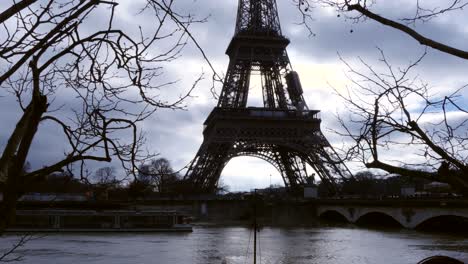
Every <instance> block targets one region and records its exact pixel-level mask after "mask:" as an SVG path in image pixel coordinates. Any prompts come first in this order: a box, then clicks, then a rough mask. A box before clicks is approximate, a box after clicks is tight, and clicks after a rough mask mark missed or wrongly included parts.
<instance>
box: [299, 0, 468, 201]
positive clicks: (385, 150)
mask: <svg viewBox="0 0 468 264" xmlns="http://www.w3.org/2000/svg"><path fill="white" fill-rule="evenodd" d="M293 1H294V3H295V4H296V5H297V7H298V10H299V11H300V12H301V14H302V18H303V23H304V24H305V25H306V26H307V28H308V29H309V30H310V31H311V27H310V23H311V22H312V20H311V18H313V10H314V8H316V7H318V6H328V7H332V8H334V9H335V10H336V11H337V12H338V16H341V15H343V16H344V17H345V18H346V19H347V20H350V21H351V22H353V23H360V22H364V21H366V20H371V21H373V22H377V23H380V24H381V25H383V26H388V27H391V28H393V29H395V30H398V31H400V32H402V33H403V34H406V35H408V36H410V37H411V38H413V39H414V40H416V41H417V42H418V43H419V44H421V45H423V46H425V48H426V49H427V48H433V49H435V50H438V51H440V52H443V53H445V54H446V55H448V56H455V57H458V58H462V59H468V52H467V51H465V50H462V49H459V48H456V47H454V46H450V45H447V44H444V43H442V41H439V40H436V39H431V38H428V37H426V36H424V34H422V33H420V32H418V30H417V25H418V24H419V23H426V22H429V21H430V20H431V19H433V18H436V17H438V16H441V15H447V14H449V13H450V14H454V12H456V11H458V12H459V13H462V12H463V10H464V8H465V7H466V6H467V5H468V2H467V1H465V0H451V1H443V3H440V4H439V6H434V2H429V1H424V0H414V1H410V2H408V3H405V7H408V6H411V2H412V3H413V10H414V13H413V15H412V16H409V17H400V18H387V17H385V15H382V14H378V11H375V10H378V6H379V3H381V2H383V1H376V0H372V1H371V0H293ZM311 33H312V31H311ZM380 52H381V63H382V65H375V64H374V65H370V64H368V63H366V62H365V61H364V60H362V59H360V60H361V63H362V66H364V68H365V69H367V71H360V70H356V69H355V68H353V67H352V66H351V65H349V64H348V63H347V62H345V61H344V60H343V62H344V63H345V64H346V65H347V66H348V69H349V72H350V76H349V77H350V79H351V81H352V83H353V85H354V86H353V87H352V88H350V89H348V93H342V94H340V96H341V97H342V98H343V99H344V100H345V102H346V103H347V107H348V109H349V112H348V114H349V115H347V116H341V117H340V122H341V125H342V127H343V128H344V132H339V133H340V134H341V135H343V136H346V137H349V138H350V139H352V141H353V142H354V144H353V145H352V146H351V147H350V148H349V149H347V151H346V154H347V156H346V158H347V159H353V160H355V159H358V160H360V161H362V162H363V163H364V164H365V166H366V167H368V168H377V169H382V170H385V171H387V172H389V173H396V174H400V175H404V176H411V177H421V178H426V179H430V180H433V181H440V182H446V183H449V184H450V185H451V186H452V187H454V188H455V189H457V190H459V191H460V192H462V193H464V194H465V195H468V133H467V131H468V127H467V126H468V109H467V108H466V104H464V103H463V101H462V100H463V97H461V96H462V94H463V91H464V90H466V89H467V88H466V87H467V86H463V87H461V88H459V89H458V90H456V91H455V92H453V91H452V92H448V93H446V94H436V93H435V91H434V90H431V89H430V88H429V87H430V86H429V84H428V83H427V82H425V81H423V80H420V79H418V78H417V76H416V74H413V72H414V71H415V67H416V66H417V65H418V64H419V63H420V61H421V60H422V59H423V58H424V56H425V55H426V52H424V54H423V55H422V56H421V57H420V58H418V59H416V60H415V62H411V63H409V66H407V67H405V68H402V69H401V68H397V67H393V66H392V65H391V64H390V63H389V61H388V60H387V58H386V57H385V55H384V52H383V51H382V50H380ZM380 66H383V67H384V69H385V70H383V71H378V70H376V69H377V68H379V67H380ZM415 102H416V104H417V106H418V107H416V108H415V105H416V104H415ZM392 151H393V154H395V153H397V152H398V151H399V153H402V151H406V152H407V153H412V154H414V155H413V157H412V158H410V159H408V157H407V156H406V157H401V158H399V159H398V156H395V155H391V154H390V153H392ZM395 157H396V158H395Z"/></svg>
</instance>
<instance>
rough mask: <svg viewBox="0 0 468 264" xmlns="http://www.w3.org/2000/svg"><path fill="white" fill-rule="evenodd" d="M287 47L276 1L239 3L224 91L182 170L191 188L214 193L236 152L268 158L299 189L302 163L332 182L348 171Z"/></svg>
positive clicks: (304, 168)
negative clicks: (253, 99) (256, 93)
mask: <svg viewBox="0 0 468 264" xmlns="http://www.w3.org/2000/svg"><path fill="white" fill-rule="evenodd" d="M288 44H289V40H288V39H287V38H285V37H284V36H283V35H282V33H281V28H280V22H279V17H278V11H277V6H276V0H239V9H238V15H237V24H236V31H235V35H234V37H233V39H232V40H231V43H230V44H229V47H228V49H227V51H226V54H227V55H228V56H229V58H230V63H229V67H228V70H227V74H226V77H225V80H224V85H223V89H222V92H221V95H220V98H219V101H218V105H217V107H215V108H214V110H213V111H212V112H211V114H210V115H209V116H208V118H207V120H206V121H205V123H204V125H205V129H204V131H203V136H204V141H203V143H202V145H201V147H200V149H199V151H198V153H197V155H196V157H195V159H194V160H193V161H192V163H191V165H190V166H189V169H188V171H187V174H186V175H185V180H186V181H188V182H189V186H190V187H191V188H192V190H191V191H193V192H198V193H207V192H214V191H215V190H216V187H217V183H218V180H219V177H220V174H221V171H222V170H223V168H224V166H225V165H226V164H227V162H228V161H229V160H230V159H232V158H233V157H237V156H253V157H258V158H261V159H263V160H265V161H267V162H269V163H271V164H272V165H273V166H275V167H276V168H277V169H278V171H279V172H280V173H281V175H282V177H283V180H284V183H285V185H286V187H288V188H290V189H291V190H299V189H300V187H301V186H302V185H304V184H306V183H307V181H308V177H310V176H311V175H312V174H308V172H307V166H306V164H308V165H310V167H311V168H312V169H313V170H314V171H315V173H316V174H317V175H318V176H319V177H320V178H321V179H322V180H323V181H325V182H328V183H332V184H331V186H335V185H334V184H333V183H334V182H335V179H336V178H337V177H341V178H348V177H350V176H351V173H350V172H349V170H348V169H347V168H346V167H345V166H344V164H342V163H341V162H339V159H338V157H337V155H336V152H335V151H334V150H333V148H332V147H331V146H330V144H329V143H328V141H327V140H326V138H325V137H324V136H323V134H322V132H321V130H320V123H321V119H320V117H319V111H318V110H309V109H308V107H307V104H306V103H305V101H304V98H303V96H302V93H303V92H302V87H301V84H300V81H299V77H298V75H297V73H296V72H294V71H293V70H292V68H291V64H290V62H289V58H288V54H287V52H286V47H287V46H288ZM253 72H256V73H260V76H261V83H262V85H261V86H262V94H263V107H261V108H258V107H255V108H254V107H247V99H248V95H249V85H250V76H251V74H252V73H253Z"/></svg>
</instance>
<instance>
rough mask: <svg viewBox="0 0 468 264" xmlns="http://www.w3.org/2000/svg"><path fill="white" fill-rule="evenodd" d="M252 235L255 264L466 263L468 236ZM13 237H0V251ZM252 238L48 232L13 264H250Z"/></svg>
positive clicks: (315, 231)
mask: <svg viewBox="0 0 468 264" xmlns="http://www.w3.org/2000/svg"><path fill="white" fill-rule="evenodd" d="M258 235H259V242H260V243H259V246H258V255H257V256H258V257H257V259H258V261H257V263H265V264H266V263H272V264H302V263H304V264H305V263H308V264H309V263H315V264H353V263H355V264H358V263H359V264H366V263H372V264H374V263H375V264H379V263H384V264H397V263H398V264H405V263H407V264H415V263H417V262H418V261H420V260H421V259H423V258H425V257H428V256H433V255H439V254H442V255H447V256H451V257H455V258H458V259H462V260H464V261H465V262H466V263H468V238H466V237H462V236H453V235H441V234H427V233H421V232H417V231H412V230H405V229H402V230H369V229H363V228H357V227H353V226H341V227H337V226H335V227H316V228H288V229H285V228H264V229H262V230H261V231H260V232H259V234H258ZM17 239H18V237H17V236H12V235H10V236H6V237H2V238H0V253H1V252H4V251H5V250H6V249H7V248H8V247H10V246H11V244H12V243H14V242H15V241H16V240H17ZM252 240H253V233H252V232H251V230H249V229H248V228H245V227H194V231H193V233H152V234H138V233H116V234H50V235H46V236H43V237H37V238H35V239H34V240H32V241H29V242H28V243H27V244H26V245H25V246H24V247H22V248H21V249H19V250H18V251H17V253H18V254H19V255H21V256H22V257H23V259H22V261H20V262H19V263H34V264H42V263H44V264H45V263H48V264H49V263H59V264H60V263H64V264H65V263H67V264H70V263H87V264H95V263H96V264H97V263H99V264H103V263H109V264H120V263H121V264H129V263H131V264H140V263H141V264H150V263H161V264H166V263H168V264H179V263H180V264H185V263H195V264H202V263H203V264H205V263H220V264H221V263H229V264H230V263H232V264H243V263H253V261H252V257H251V256H252V251H253V244H252ZM249 245H250V246H249ZM249 256H250V257H249ZM260 260H261V262H260Z"/></svg>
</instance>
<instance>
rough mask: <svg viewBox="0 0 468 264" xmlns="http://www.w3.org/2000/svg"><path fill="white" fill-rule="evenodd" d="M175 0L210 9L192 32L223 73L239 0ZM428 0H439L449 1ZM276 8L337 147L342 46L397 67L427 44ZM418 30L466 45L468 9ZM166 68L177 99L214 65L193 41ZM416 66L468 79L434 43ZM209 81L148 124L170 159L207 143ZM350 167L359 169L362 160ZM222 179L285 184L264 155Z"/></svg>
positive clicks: (44, 153) (441, 88)
mask: <svg viewBox="0 0 468 264" xmlns="http://www.w3.org/2000/svg"><path fill="white" fill-rule="evenodd" d="M118 2H121V6H120V7H119V13H118V14H120V17H119V16H117V19H118V20H119V19H120V20H121V21H120V23H122V25H124V24H126V25H127V26H128V27H129V28H130V29H135V28H136V25H138V24H144V23H145V18H144V17H140V16H138V15H136V11H135V9H134V8H133V7H134V5H135V4H136V2H135V1H133V0H127V1H118ZM176 2H178V3H179V8H180V10H181V11H184V12H190V13H192V14H194V15H196V16H198V17H205V16H209V17H208V21H207V22H206V23H204V24H199V25H196V26H194V27H193V28H192V33H193V34H194V36H195V37H196V38H197V41H199V43H200V45H201V46H202V48H203V49H204V50H205V52H206V54H207V56H208V58H209V59H210V60H211V61H212V62H213V64H214V65H215V67H216V70H217V71H219V72H220V73H224V72H225V71H226V68H227V65H228V62H229V61H228V57H227V56H226V55H225V54H224V52H225V49H226V47H227V45H228V43H229V41H230V40H231V38H232V35H233V33H234V27H235V17H236V11H237V2H238V1H237V0H178V1H176ZM377 2H378V4H377V5H376V6H375V10H378V12H380V13H381V14H383V15H385V16H386V17H389V18H399V17H403V16H405V15H406V14H408V16H411V14H412V13H413V12H414V7H415V6H414V5H412V4H408V3H410V2H411V3H412V2H413V1H408V0H395V1H377ZM414 2H415V1H414ZM430 2H431V3H433V4H434V5H438V3H442V4H443V3H445V2H446V1H445V0H440V1H430ZM278 7H279V13H280V19H281V23H282V29H283V34H284V35H285V36H286V37H288V38H289V39H290V40H291V44H290V45H289V47H288V53H289V57H290V60H291V63H292V66H293V68H294V69H295V70H296V71H298V72H299V74H300V78H301V80H302V86H303V88H304V91H305V100H306V102H307V103H308V105H309V108H311V109H319V110H321V111H322V119H323V121H322V131H323V132H324V134H325V136H326V137H327V138H328V139H329V141H331V143H332V144H334V145H335V146H340V145H341V143H342V141H343V139H342V138H340V137H339V136H337V135H335V134H333V133H332V132H330V131H329V129H335V128H337V120H336V118H335V114H336V113H344V112H345V111H346V109H345V108H344V106H343V105H342V104H341V103H340V101H339V98H338V96H336V95H335V94H334V92H333V88H335V89H336V90H338V91H344V88H345V86H346V85H350V83H349V81H348V79H347V77H346V75H345V73H346V69H345V67H344V65H343V63H342V62H341V61H340V60H339V58H338V53H339V54H340V55H341V56H342V57H343V58H344V59H345V60H346V61H348V62H349V63H351V64H352V65H355V66H356V67H359V62H358V59H357V58H358V57H360V58H362V59H364V60H366V61H367V62H369V63H371V64H375V65H376V66H375V67H376V68H377V67H379V66H378V65H379V61H378V58H379V52H378V50H377V49H376V47H379V48H381V49H383V50H384V51H385V54H386V55H387V58H388V59H389V61H390V62H391V63H392V65H395V67H398V66H406V65H407V64H408V63H409V62H410V61H414V60H416V59H417V58H418V56H420V55H421V54H422V53H423V52H424V48H423V47H422V46H420V45H419V44H418V43H417V42H416V41H414V40H412V39H410V38H409V37H407V36H406V35H403V34H402V33H400V32H397V31H395V30H392V29H390V28H387V27H384V26H382V25H380V24H377V23H375V22H372V21H366V22H363V23H359V24H353V23H351V22H350V21H346V20H345V18H343V16H341V17H338V16H337V13H335V11H333V10H331V9H327V8H321V7H320V8H316V9H314V10H313V13H312V14H313V17H314V21H312V22H311V24H310V26H311V28H312V30H313V31H314V33H315V34H316V35H315V36H313V37H310V36H309V33H308V32H307V30H306V28H305V27H304V26H302V25H298V24H297V22H300V18H301V17H300V15H299V14H298V12H297V10H296V9H295V7H294V5H293V3H292V0H278ZM96 19H98V18H96ZM96 23H99V21H96ZM417 29H418V30H420V31H421V32H422V33H424V34H425V35H427V36H428V37H431V38H434V39H436V40H439V41H441V42H443V43H447V44H450V45H454V46H455V47H459V48H461V49H465V50H466V49H468V47H467V43H468V15H467V14H466V12H465V11H456V12H453V13H451V14H450V15H448V16H443V17H441V18H437V19H434V20H432V21H430V22H428V23H425V24H418V25H417ZM351 31H352V32H351ZM166 71H167V72H168V73H169V75H170V76H174V78H175V79H180V82H179V84H178V88H177V89H173V90H167V91H163V92H162V95H163V96H167V98H168V99H171V98H175V97H176V96H177V95H179V94H180V93H182V91H183V90H184V89H188V88H189V87H190V86H191V83H192V82H193V81H194V80H195V78H196V77H197V75H198V74H199V73H200V72H201V71H204V72H207V73H208V74H209V68H208V65H207V64H206V63H205V62H204V61H203V59H202V58H201V56H200V53H199V52H198V51H197V49H196V48H195V47H194V46H193V45H190V46H189V47H188V48H187V49H186V50H185V52H184V54H183V56H182V57H181V58H180V59H179V60H177V61H176V62H174V63H172V64H171V65H169V66H168V68H167V69H166ZM415 73H416V74H418V75H419V76H420V78H421V79H424V80H426V81H427V82H428V83H430V84H431V87H433V88H434V91H435V92H436V93H444V92H448V91H452V90H454V89H457V88H460V87H461V86H463V85H464V84H466V83H468V74H467V73H468V63H467V62H466V61H463V60H461V59H457V58H454V57H452V56H447V55H444V54H442V53H440V52H438V51H434V50H432V49H428V56H427V57H426V58H425V59H424V60H423V61H422V63H421V64H420V65H419V66H418V68H417V69H416V71H415ZM208 79H209V78H208ZM210 86H211V83H210V82H209V81H205V82H202V83H200V85H199V86H198V87H197V89H196V90H195V91H194V97H193V98H190V99H188V101H187V110H186V111H172V110H161V111H158V112H156V113H155V115H154V116H152V117H151V118H150V119H148V120H146V121H145V122H144V123H143V124H142V128H143V129H144V131H145V132H146V135H147V138H148V140H147V142H148V147H147V148H148V149H150V150H152V151H155V152H158V153H160V155H161V156H162V157H166V158H167V159H169V160H170V161H171V162H172V164H173V166H174V167H175V168H182V167H183V166H185V165H186V164H187V163H188V162H189V161H190V160H191V159H192V158H193V157H194V156H195V154H196V152H197V150H198V148H199V146H200V144H201V143H202V140H203V136H202V128H203V126H202V124H203V122H204V120H205V118H206V117H207V116H208V114H209V113H210V111H211V110H212V108H213V107H214V106H215V105H216V100H214V99H213V98H212V96H211V93H210V90H209V88H210ZM332 87H333V88H332ZM218 92H219V87H218ZM463 93H464V98H463V99H462V100H465V101H466V99H467V97H468V94H467V93H468V92H467V91H466V89H465V91H464V92H463ZM260 96H261V91H260V88H259V87H256V86H255V85H254V87H251V96H250V97H249V105H253V106H258V105H259V103H260V102H261V97H260ZM18 118H19V108H18V107H17V104H16V102H14V101H12V98H11V97H8V96H7V97H2V98H0V122H1V124H2V125H1V127H2V129H1V131H0V149H2V148H3V147H4V146H5V143H6V140H7V138H8V135H9V134H10V133H11V131H12V129H13V126H14V124H15V123H16V121H17V120H18ZM462 118H465V119H466V118H467V117H466V116H464V117H462ZM60 137H62V136H61V135H60V131H58V130H57V129H53V128H50V129H49V128H48V129H43V130H41V131H40V132H39V133H38V135H37V137H36V140H35V141H34V144H35V145H34V148H33V149H32V150H31V153H30V157H29V158H28V160H29V161H30V162H31V163H32V165H33V166H34V167H40V166H41V165H42V164H46V163H50V162H51V161H53V160H56V159H58V158H59V157H60V155H61V154H62V153H63V146H61V145H60V143H57V142H60V141H59V140H56V139H57V138H60ZM397 155H399V156H402V155H408V158H410V155H409V153H397ZM105 165H106V164H103V165H102V166H105ZM114 165H115V166H118V165H117V164H114ZM99 166H100V165H99ZM349 166H350V167H352V168H354V169H359V168H358V167H357V165H356V164H350V165H349ZM270 175H271V176H270ZM221 179H222V181H223V182H224V183H225V184H227V185H229V186H230V187H231V190H232V191H239V190H249V189H252V188H262V187H267V186H268V185H269V184H270V182H271V183H272V184H282V179H281V178H280V176H279V173H278V172H277V171H276V170H275V168H274V167H273V166H271V165H270V164H268V163H266V162H264V161H262V160H260V159H255V158H245V157H244V158H235V159H233V160H231V161H230V162H229V163H228V165H227V166H226V167H225V169H224V170H223V172H222V175H221Z"/></svg>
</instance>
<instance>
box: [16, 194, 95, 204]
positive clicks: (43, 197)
mask: <svg viewBox="0 0 468 264" xmlns="http://www.w3.org/2000/svg"><path fill="white" fill-rule="evenodd" d="M87 200H88V198H87V197H86V195H85V194H81V193H77V194H75V193H27V194H25V195H23V196H21V197H20V198H19V199H18V201H35V202H57V201H78V202H82V201H87Z"/></svg>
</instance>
